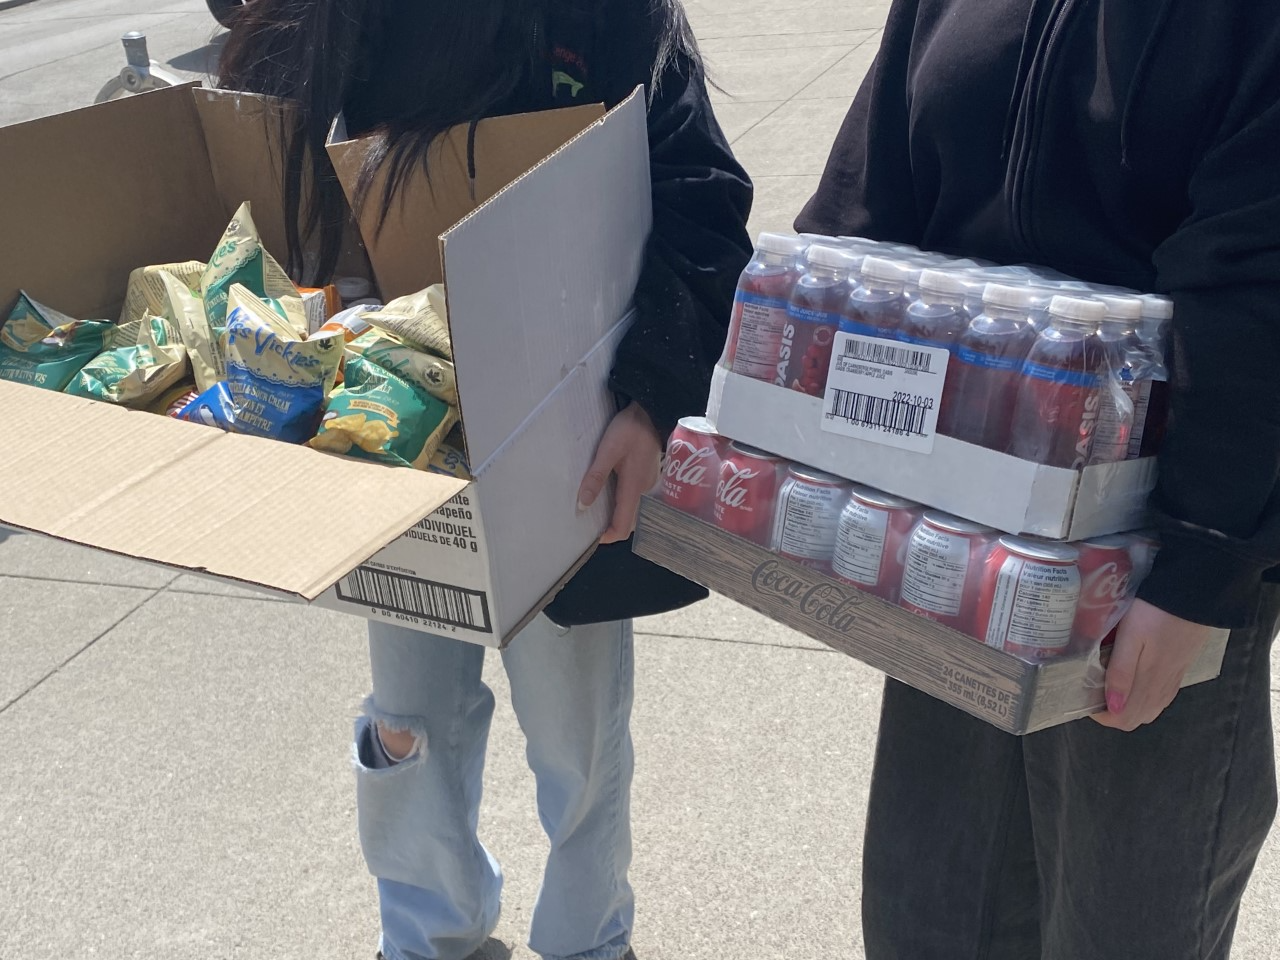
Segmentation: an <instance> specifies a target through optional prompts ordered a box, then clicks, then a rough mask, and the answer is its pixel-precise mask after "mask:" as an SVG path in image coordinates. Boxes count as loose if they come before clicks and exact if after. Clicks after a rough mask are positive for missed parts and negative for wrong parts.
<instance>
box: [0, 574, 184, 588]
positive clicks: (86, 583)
mask: <svg viewBox="0 0 1280 960" xmlns="http://www.w3.org/2000/svg"><path fill="white" fill-rule="evenodd" d="M180 576H182V574H175V575H174V578H173V579H174V580H176V579H177V578H178V577H180ZM0 580H31V581H33V582H35V583H74V584H77V585H79V586H82V587H111V588H114V589H119V590H165V589H168V587H169V584H170V583H173V580H170V581H169V582H168V583H166V584H165V585H164V586H163V587H148V586H142V585H141V584H137V583H108V582H106V581H104V580H83V579H81V578H79V577H37V576H30V575H28V574H25V573H0Z"/></svg>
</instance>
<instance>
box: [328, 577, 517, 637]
mask: <svg viewBox="0 0 1280 960" xmlns="http://www.w3.org/2000/svg"><path fill="white" fill-rule="evenodd" d="M338 597H339V599H342V600H347V601H350V602H351V603H360V604H366V605H369V606H374V607H378V608H380V609H382V610H389V611H391V612H393V613H404V614H408V615H409V616H413V617H422V618H423V619H425V620H435V621H437V622H438V623H444V624H448V625H450V626H455V627H465V628H466V629H468V630H475V631H476V632H478V633H492V632H493V623H492V621H491V620H490V618H489V601H488V598H487V597H486V596H485V595H484V594H483V593H482V592H480V591H479V590H467V589H466V588H464V587H454V586H450V585H449V584H445V583H435V582H434V581H431V580H419V579H418V578H417V577H409V576H405V575H404V574H401V573H391V572H389V571H386V570H374V569H372V568H370V567H357V568H356V569H355V570H352V571H351V573H349V574H347V576H346V577H344V578H343V579H342V580H340V581H338Z"/></svg>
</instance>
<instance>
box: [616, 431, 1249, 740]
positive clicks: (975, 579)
mask: <svg viewBox="0 0 1280 960" xmlns="http://www.w3.org/2000/svg"><path fill="white" fill-rule="evenodd" d="M680 459H681V460H682V462H683V463H684V468H683V469H684V476H683V478H681V479H679V480H677V481H676V483H675V487H676V488H677V491H682V490H685V489H687V488H685V487H684V484H685V483H687V482H689V481H690V479H692V480H693V481H695V486H696V481H697V479H698V477H697V476H696V473H697V470H698V468H699V465H700V463H699V461H698V460H696V459H695V460H694V461H692V462H690V461H689V460H688V457H687V456H684V457H681V458H680ZM668 462H669V463H670V461H668ZM680 472H681V471H680V470H679V469H677V470H674V471H672V472H671V474H669V476H668V478H667V479H668V480H672V479H675V475H676V474H677V473H680ZM745 472H750V471H749V470H748V471H738V472H737V473H734V474H733V475H732V476H731V477H729V478H728V480H727V481H726V486H727V491H726V497H725V499H726V503H727V504H728V506H729V510H730V512H735V511H736V512H738V514H739V515H738V516H736V517H733V518H731V519H729V520H728V522H727V524H726V517H725V516H724V510H722V511H721V519H720V522H719V524H716V523H714V522H708V521H707V520H704V519H701V518H699V517H698V516H695V515H693V514H691V513H688V512H686V510H685V509H682V507H678V506H674V505H672V504H670V503H667V502H664V500H663V498H661V497H658V496H655V497H649V498H647V499H646V500H645V501H644V503H643V505H642V507H641V511H640V520H639V525H638V527H637V530H636V539H635V549H636V552H637V553H639V554H640V555H641V556H644V557H647V558H648V559H650V560H653V561H654V562H656V563H660V564H662V565H663V566H665V567H668V568H669V569H671V570H674V571H675V572H677V573H680V574H682V575H683V576H686V577H689V578H690V579H692V580H696V581H698V582H699V583H701V584H703V585H704V586H706V587H708V588H710V589H711V590H714V591H716V592H717V593H720V594H722V595H724V596H726V597H728V598H729V599H731V600H736V601H737V602H739V603H742V604H744V605H746V606H748V607H751V608H752V609H754V610H757V611H759V612H760V613H762V614H764V615H765V616H767V617H770V618H772V619H774V620H776V621H778V622H779V623H782V624H785V625H786V626H788V627H791V628H793V629H795V630H799V631H800V632H802V633H804V634H806V635H807V636H810V637H813V638H814V639H815V640H819V641H821V642H823V643H826V644H827V645H829V646H831V647H833V648H834V649H836V650H839V651H841V652H842V653H845V654H848V655H849V656H851V657H854V658H855V659H857V660H860V661H862V662H863V663H866V664H867V665H868V666H871V667H873V668H875V669H877V670H880V671H882V672H884V673H886V674H888V675H889V676H891V677H894V678H895V679H897V680H900V681H902V682H903V683H906V684H909V685H910V686H912V687H915V688H916V689H918V690H921V691H923V692H924V693H927V694H929V695H930V696H933V697H936V698H938V699H939V700H942V701H944V702H946V703H949V704H951V705H952V706H955V707H958V708H959V709H961V710H964V711H966V712H968V713H971V714H973V715H974V716H976V717H979V718H980V719H982V720H985V721H987V722H988V723H990V724H992V725H993V726H996V727H998V728H999V729H1001V730H1004V731H1007V732H1009V733H1013V734H1025V733H1032V732H1034V731H1036V730H1041V729H1044V728H1046V727H1050V726H1054V725H1056V724H1060V723H1066V722H1068V721H1071V720H1076V719H1079V718H1081V717H1085V716H1087V715H1089V714H1091V713H1098V712H1101V711H1102V710H1104V709H1105V703H1104V696H1105V689H1104V685H1103V679H1104V674H1105V667H1106V663H1107V660H1108V658H1109V653H1110V651H1109V648H1107V647H1103V646H1100V645H1097V644H1094V643H1087V642H1081V641H1080V639H1079V638H1080V637H1081V636H1083V635H1092V636H1099V635H1100V634H1101V633H1102V632H1103V631H1105V630H1107V629H1108V628H1109V626H1110V625H1111V623H1112V622H1113V620H1114V618H1115V611H1116V609H1117V607H1116V604H1115V600H1116V597H1117V594H1118V593H1119V594H1120V595H1121V596H1123V595H1124V594H1125V593H1127V592H1128V588H1127V580H1128V579H1129V576H1130V574H1131V573H1132V566H1131V564H1132V562H1133V560H1132V556H1133V555H1132V554H1131V553H1130V552H1129V551H1128V550H1127V549H1118V547H1120V546H1122V545H1108V544H1101V545H1100V546H1099V548H1098V549H1096V550H1095V551H1094V552H1093V554H1092V555H1091V556H1086V554H1085V552H1084V551H1077V550H1074V549H1071V548H1065V547H1062V546H1058V547H1057V549H1054V550H1048V551H1042V550H1035V549H1028V547H1027V545H1026V544H1025V543H1020V542H1019V541H1018V538H1007V541H1006V542H1004V543H992V542H991V541H990V540H989V538H988V536H987V535H984V534H983V533H982V531H983V528H981V527H977V525H974V524H968V523H966V522H964V521H958V520H956V519H955V518H941V517H933V518H931V520H932V521H933V522H925V521H924V518H923V517H921V515H920V512H919V511H918V510H917V509H916V508H915V505H909V506H907V505H905V504H904V503H903V502H902V501H900V500H899V498H895V497H892V496H890V495H887V494H880V493H879V492H878V491H866V490H861V491H859V495H858V496H856V497H850V496H849V491H848V490H845V489H843V488H842V487H841V484H840V482H839V481H835V480H834V478H826V479H822V475H817V474H814V473H813V472H812V471H804V470H802V471H799V477H798V479H800V480H801V481H802V482H801V484H800V489H799V490H793V491H790V492H787V491H782V492H781V494H780V495H779V496H778V498H777V499H776V500H775V503H776V504H777V507H776V510H775V511H774V512H773V513H771V514H770V516H771V518H772V519H770V520H768V521H762V520H760V519H757V518H754V517H751V516H749V514H748V513H747V512H746V511H742V510H741V508H742V507H743V506H744V505H747V504H748V502H749V499H750V498H751V497H753V496H754V495H756V494H755V492H754V491H753V490H752V489H751V484H752V483H753V478H751V477H742V474H743V473H745ZM767 472H769V473H772V472H773V466H772V465H770V467H769V470H768V471H767ZM691 475H692V476H691ZM734 478H740V479H734ZM793 479H796V478H795V477H793ZM833 481H834V482H833ZM665 485H666V486H671V484H665ZM824 485H825V491H824ZM832 490H834V491H836V493H835V494H834V495H831V494H830V493H828V492H826V491H832ZM827 503H840V504H843V507H842V508H841V511H840V512H841V513H843V514H844V518H843V519H844V525H843V529H839V521H837V522H836V523H835V524H832V523H831V522H830V520H831V518H830V515H829V514H830V511H829V510H824V507H823V505H824V504H827ZM684 506H685V507H687V508H689V509H694V510H697V509H698V508H699V504H698V503H697V500H696V495H695V499H694V500H693V501H689V500H687V499H686V502H685V503H684ZM766 512H768V511H766ZM824 514H825V517H824ZM782 517H789V521H788V522H787V528H786V529H785V530H784V531H783V532H782V534H781V535H780V536H778V537H777V538H776V539H775V540H774V543H777V544H779V545H778V546H777V547H776V548H775V547H774V546H772V545H770V546H766V545H764V544H762V543H761V542H757V540H758V539H759V538H760V537H761V536H762V533H761V531H762V530H764V529H765V528H766V527H769V528H771V529H770V532H769V534H768V535H769V536H770V537H774V536H775V534H776V533H777V531H775V530H773V529H772V527H773V525H774V520H777V519H779V518H782ZM900 521H905V522H900ZM726 525H727V526H730V527H734V528H735V529H737V530H739V531H740V532H731V531H730V530H729V529H725V526H726ZM823 530H827V531H829V532H831V531H838V536H839V537H840V538H841V540H842V542H841V544H840V545H839V546H838V547H837V546H836V545H834V544H831V545H828V544H826V543H825V542H823V541H824V536H825V535H824V534H823V532H822V531H823ZM987 533H988V534H989V533H990V531H987ZM913 539H914V541H915V542H914V544H913V543H912V541H913ZM1008 541H1012V542H1011V543H1010V542H1008ZM782 542H785V544H786V546H785V547H784V546H782V545H781V543H782ZM828 547H830V552H828ZM837 549H838V550H839V553H840V555H839V556H838V557H836V558H835V563H834V564H833V563H832V557H833V556H834V555H835V554H836V551H837ZM806 554H807V556H804V555H806ZM819 555H825V556H826V559H825V560H821V561H819V560H815V559H814V558H815V557H817V556H819ZM1126 567H1128V570H1126ZM959 571H964V574H962V575H961V577H960V590H959V591H958V592H956V593H955V594H951V592H950V586H951V585H952V584H954V583H955V582H956V574H957V572H959ZM904 575H905V576H904ZM966 576H967V578H968V581H969V582H968V584H967V585H966V583H965V579H966ZM864 581H870V582H864ZM854 583H860V584H861V586H855V585H854ZM1077 603H1079V607H1078V608H1077V605H1076V604H1077ZM939 611H941V612H939ZM1077 622H1078V623H1077ZM974 633H979V634H980V635H981V636H982V637H983V639H981V640H980V639H978V638H977V637H975V636H973V634H974ZM984 641H985V642H984ZM1225 649H1226V633H1225V632H1222V633H1221V634H1220V635H1219V636H1217V637H1216V638H1215V640H1214V641H1213V642H1212V643H1211V644H1210V645H1209V646H1208V647H1206V649H1205V650H1204V652H1203V653H1202V655H1201V656H1200V658H1199V660H1197V662H1196V663H1195V664H1194V665H1193V667H1192V668H1191V670H1189V671H1188V673H1187V675H1186V678H1185V679H1184V685H1185V686H1190V685H1191V684H1195V683H1201V682H1203V681H1206V680H1210V679H1213V678H1214V677H1216V676H1217V675H1218V672H1219V670H1220V669H1221V665H1222V656H1223V653H1224V651H1225Z"/></svg>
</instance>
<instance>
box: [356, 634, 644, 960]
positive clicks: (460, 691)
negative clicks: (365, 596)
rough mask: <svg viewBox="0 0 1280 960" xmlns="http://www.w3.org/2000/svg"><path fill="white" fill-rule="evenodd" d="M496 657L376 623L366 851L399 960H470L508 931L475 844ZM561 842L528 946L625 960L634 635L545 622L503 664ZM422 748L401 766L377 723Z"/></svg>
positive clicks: (361, 750)
mask: <svg viewBox="0 0 1280 960" xmlns="http://www.w3.org/2000/svg"><path fill="white" fill-rule="evenodd" d="M484 655H485V648H484V647H480V646H476V645H474V644H470V643H466V642H464V641H461V640H455V639H451V638H447V637H437V636H432V635H429V634H425V633H420V632H418V631H414V630H408V629H405V628H403V627H398V626H395V625H393V624H389V623H382V622H378V621H374V622H372V623H370V624H369V659H370V662H371V666H372V668H373V695H372V696H371V697H370V698H369V700H368V701H367V703H366V710H365V714H366V715H365V716H362V717H361V718H360V719H358V720H357V721H356V730H355V758H356V783H357V809H358V813H359V821H360V843H361V846H362V847H363V849H364V856H365V861H366V862H367V863H368V865H369V871H370V872H371V873H372V874H373V875H374V876H375V877H377V879H378V896H379V900H380V904H381V912H382V944H381V949H382V952H383V954H384V955H385V957H386V958H387V960H462V958H464V957H466V956H467V955H468V954H470V953H472V952H473V951H475V950H476V949H477V948H479V947H480V946H481V945H482V944H483V943H484V942H485V940H486V939H487V938H488V937H489V935H490V934H491V933H492V932H493V930H494V928H495V927H496V926H497V923H498V912H499V904H500V895H501V892H502V871H501V869H500V868H499V866H498V862H497V861H496V860H495V859H494V858H493V857H492V856H491V855H490V854H489V852H488V851H487V850H486V849H485V848H484V846H483V845H482V844H481V843H480V841H479V839H478V838H477V836H476V828H477V824H478V821H479V812H480V793H481V781H482V777H483V773H484V760H485V746H486V743H487V741H488V738H489V722H490V720H491V718H492V717H493V706H494V698H493V692H492V691H491V690H490V689H489V687H488V686H486V685H485V684H484V683H483V681H482V680H481V669H482V667H483V665H484ZM502 661H503V666H504V667H505V668H506V671H507V678H508V680H509V681H510V684H511V702H512V706H513V707H514V708H515V712H516V716H517V718H518V719H519V721H520V727H521V729H522V730H523V731H524V735H525V739H526V743H527V751H526V754H527V757H528V761H529V767H530V768H531V769H532V770H533V773H534V775H535V777H536V779H537V789H538V814H539V817H540V818H541V820H542V826H543V829H545V830H546V832H547V836H548V838H549V839H550V841H551V853H550V856H549V857H548V859H547V865H546V871H545V873H544V874H543V879H542V890H541V892H540V893H539V895H538V902H537V905H536V906H535V908H534V912H533V923H532V927H531V930H530V934H529V947H530V948H531V949H532V950H533V951H534V952H536V953H538V954H541V955H542V956H543V957H544V958H545V960H570V958H572V960H618V958H620V957H622V956H623V955H624V954H625V953H626V952H627V949H628V946H629V944H630V940H631V928H632V923H633V918H634V914H635V900H634V897H633V895H632V892H631V885H630V884H629V883H628V881H627V868H628V866H629V865H630V862H631V775H632V768H633V762H634V758H633V753H632V746H631V731H630V718H631V702H632V685H633V679H634V674H633V659H632V645H631V624H630V622H629V621H627V622H623V623H607V624H597V625H594V626H588V627H575V628H573V629H572V630H566V629H563V628H561V627H557V626H556V625H555V624H553V623H552V622H551V621H550V620H548V619H547V618H546V617H541V616H540V617H538V618H537V619H536V620H534V621H533V623H531V624H530V625H529V626H528V627H527V628H525V630H524V631H523V632H522V633H520V634H519V636H517V637H516V638H515V639H514V640H513V641H512V642H511V644H510V645H509V646H508V647H507V649H506V650H504V651H503V653H502ZM374 719H376V720H380V721H382V722H383V723H384V724H386V726H387V727H388V728H390V729H396V730H408V731H410V732H412V733H414V734H416V735H417V736H418V737H419V744H420V746H419V748H418V749H417V751H415V752H414V753H413V754H411V755H410V756H409V757H408V758H407V759H405V760H404V761H402V762H400V763H398V764H395V765H392V766H388V761H387V759H386V755H385V754H384V753H383V752H382V750H381V747H380V744H379V742H378V741H377V740H376V739H375V737H374V730H373V720H374Z"/></svg>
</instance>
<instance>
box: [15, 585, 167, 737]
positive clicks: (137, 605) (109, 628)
mask: <svg viewBox="0 0 1280 960" xmlns="http://www.w3.org/2000/svg"><path fill="white" fill-rule="evenodd" d="M6 579H10V580H15V579H21V578H19V577H8V578H6ZM168 586H169V584H167V583H166V584H165V585H164V586H163V587H155V588H152V589H151V592H150V593H148V594H147V595H146V596H145V597H143V598H142V599H141V600H139V601H138V602H137V603H135V604H134V605H133V606H132V607H130V608H129V609H128V610H126V611H125V612H124V613H123V614H121V615H120V616H119V617H117V618H116V620H115V622H114V623H111V624H110V625H108V626H107V628H106V629H104V630H103V631H101V632H100V633H99V634H98V635H97V636H96V637H94V638H93V639H92V640H90V641H89V642H88V643H86V644H85V645H84V646H83V647H81V648H80V649H79V650H77V651H76V652H75V653H73V654H71V656H69V657H67V658H66V659H65V660H63V661H62V662H61V663H60V664H58V665H57V666H56V667H54V668H53V669H52V670H50V671H49V672H48V673H46V674H45V675H44V676H43V677H41V678H40V679H39V680H37V681H36V682H35V683H32V684H31V685H30V686H28V687H27V688H26V689H25V690H23V691H22V692H21V693H19V694H18V695H17V696H16V697H14V698H13V699H12V700H10V701H9V702H8V703H6V704H4V705H3V706H0V716H3V715H4V713H5V711H7V710H8V709H9V708H10V707H12V706H13V705H15V704H17V703H19V702H20V701H21V700H22V699H23V698H25V697H26V696H27V694H29V693H31V692H33V691H34V690H36V689H38V688H39V687H40V686H42V685H43V684H44V682H45V681H46V680H48V679H49V678H50V677H52V676H54V675H55V674H57V673H60V672H61V671H62V668H63V667H65V666H66V665H67V664H69V663H71V661H73V660H75V659H76V658H77V657H79V656H80V655H81V654H82V653H84V652H85V651H86V650H88V649H89V648H90V647H92V646H93V645H94V644H96V643H97V642H98V641H99V640H101V639H102V638H103V637H105V636H106V635H107V634H109V633H110V632H111V631H112V630H114V629H115V628H116V627H118V626H120V624H122V623H124V622H125V621H126V620H128V619H129V618H130V617H131V616H133V615H134V614H135V613H137V612H138V611H139V610H141V609H142V608H143V607H145V606H146V605H147V604H148V603H150V602H151V601H152V600H154V599H155V598H156V597H157V596H159V595H160V594H161V593H163V592H164V591H165V589H166V588H167V587H168ZM122 589H129V590H146V589H147V588H146V587H127V588H122Z"/></svg>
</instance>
